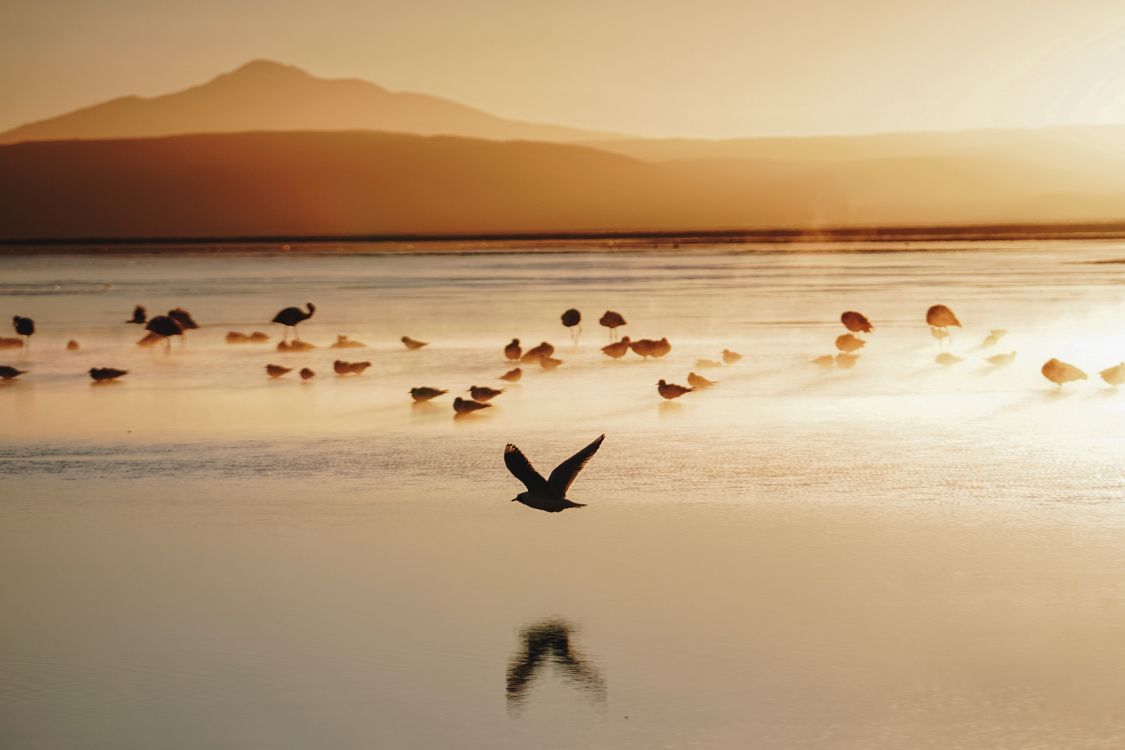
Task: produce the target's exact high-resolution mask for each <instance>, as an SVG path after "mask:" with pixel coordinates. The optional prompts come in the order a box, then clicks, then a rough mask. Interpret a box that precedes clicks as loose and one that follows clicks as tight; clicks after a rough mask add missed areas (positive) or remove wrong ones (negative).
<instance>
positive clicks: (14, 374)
mask: <svg viewBox="0 0 1125 750" xmlns="http://www.w3.org/2000/svg"><path fill="white" fill-rule="evenodd" d="M25 374H27V370H17V369H16V368H14V367H12V366H11V365H0V380H12V379H13V378H18V377H19V376H20V375H25Z"/></svg>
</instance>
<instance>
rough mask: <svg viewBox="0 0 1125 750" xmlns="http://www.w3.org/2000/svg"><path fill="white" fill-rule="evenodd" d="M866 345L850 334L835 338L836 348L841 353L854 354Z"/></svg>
mask: <svg viewBox="0 0 1125 750" xmlns="http://www.w3.org/2000/svg"><path fill="white" fill-rule="evenodd" d="M866 345H867V342H866V341H864V340H863V339H861V338H859V337H858V336H855V335H853V334H850V333H845V334H844V335H842V336H837V337H836V348H837V349H839V350H840V351H842V352H854V351H857V350H859V349H862V348H863V347H864V346H866Z"/></svg>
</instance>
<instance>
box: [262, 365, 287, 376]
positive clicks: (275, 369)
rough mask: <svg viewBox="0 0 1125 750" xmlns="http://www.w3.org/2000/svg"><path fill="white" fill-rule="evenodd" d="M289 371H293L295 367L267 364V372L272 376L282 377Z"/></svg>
mask: <svg viewBox="0 0 1125 750" xmlns="http://www.w3.org/2000/svg"><path fill="white" fill-rule="evenodd" d="M287 372H293V368H292V367H282V366H281V365H266V374H267V375H269V376H270V377H271V378H280V377H281V376H282V375H284V374H285V373H287Z"/></svg>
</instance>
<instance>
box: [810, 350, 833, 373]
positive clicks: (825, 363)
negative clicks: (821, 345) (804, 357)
mask: <svg viewBox="0 0 1125 750" xmlns="http://www.w3.org/2000/svg"><path fill="white" fill-rule="evenodd" d="M812 363H813V364H814V365H816V366H817V367H823V368H824V369H826V370H827V369H830V368H831V367H832V365H834V364H836V359H835V357H833V356H832V355H831V354H825V355H824V356H823V357H817V358H816V359H814V360H812Z"/></svg>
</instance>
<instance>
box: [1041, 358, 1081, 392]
mask: <svg viewBox="0 0 1125 750" xmlns="http://www.w3.org/2000/svg"><path fill="white" fill-rule="evenodd" d="M1040 372H1042V373H1043V377H1045V378H1047V380H1050V381H1051V382H1052V383H1054V384H1055V385H1057V386H1058V387H1059V388H1062V387H1063V384H1064V383H1070V382H1073V381H1075V380H1086V377H1087V376H1086V373H1084V372H1082V370H1079V369H1078V368H1077V367H1075V366H1074V365H1069V364H1067V363H1066V362H1060V361H1059V360H1057V359H1053V358H1052V359H1049V360H1047V361H1046V362H1045V363H1044V364H1043V367H1042V369H1041V370H1040Z"/></svg>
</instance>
